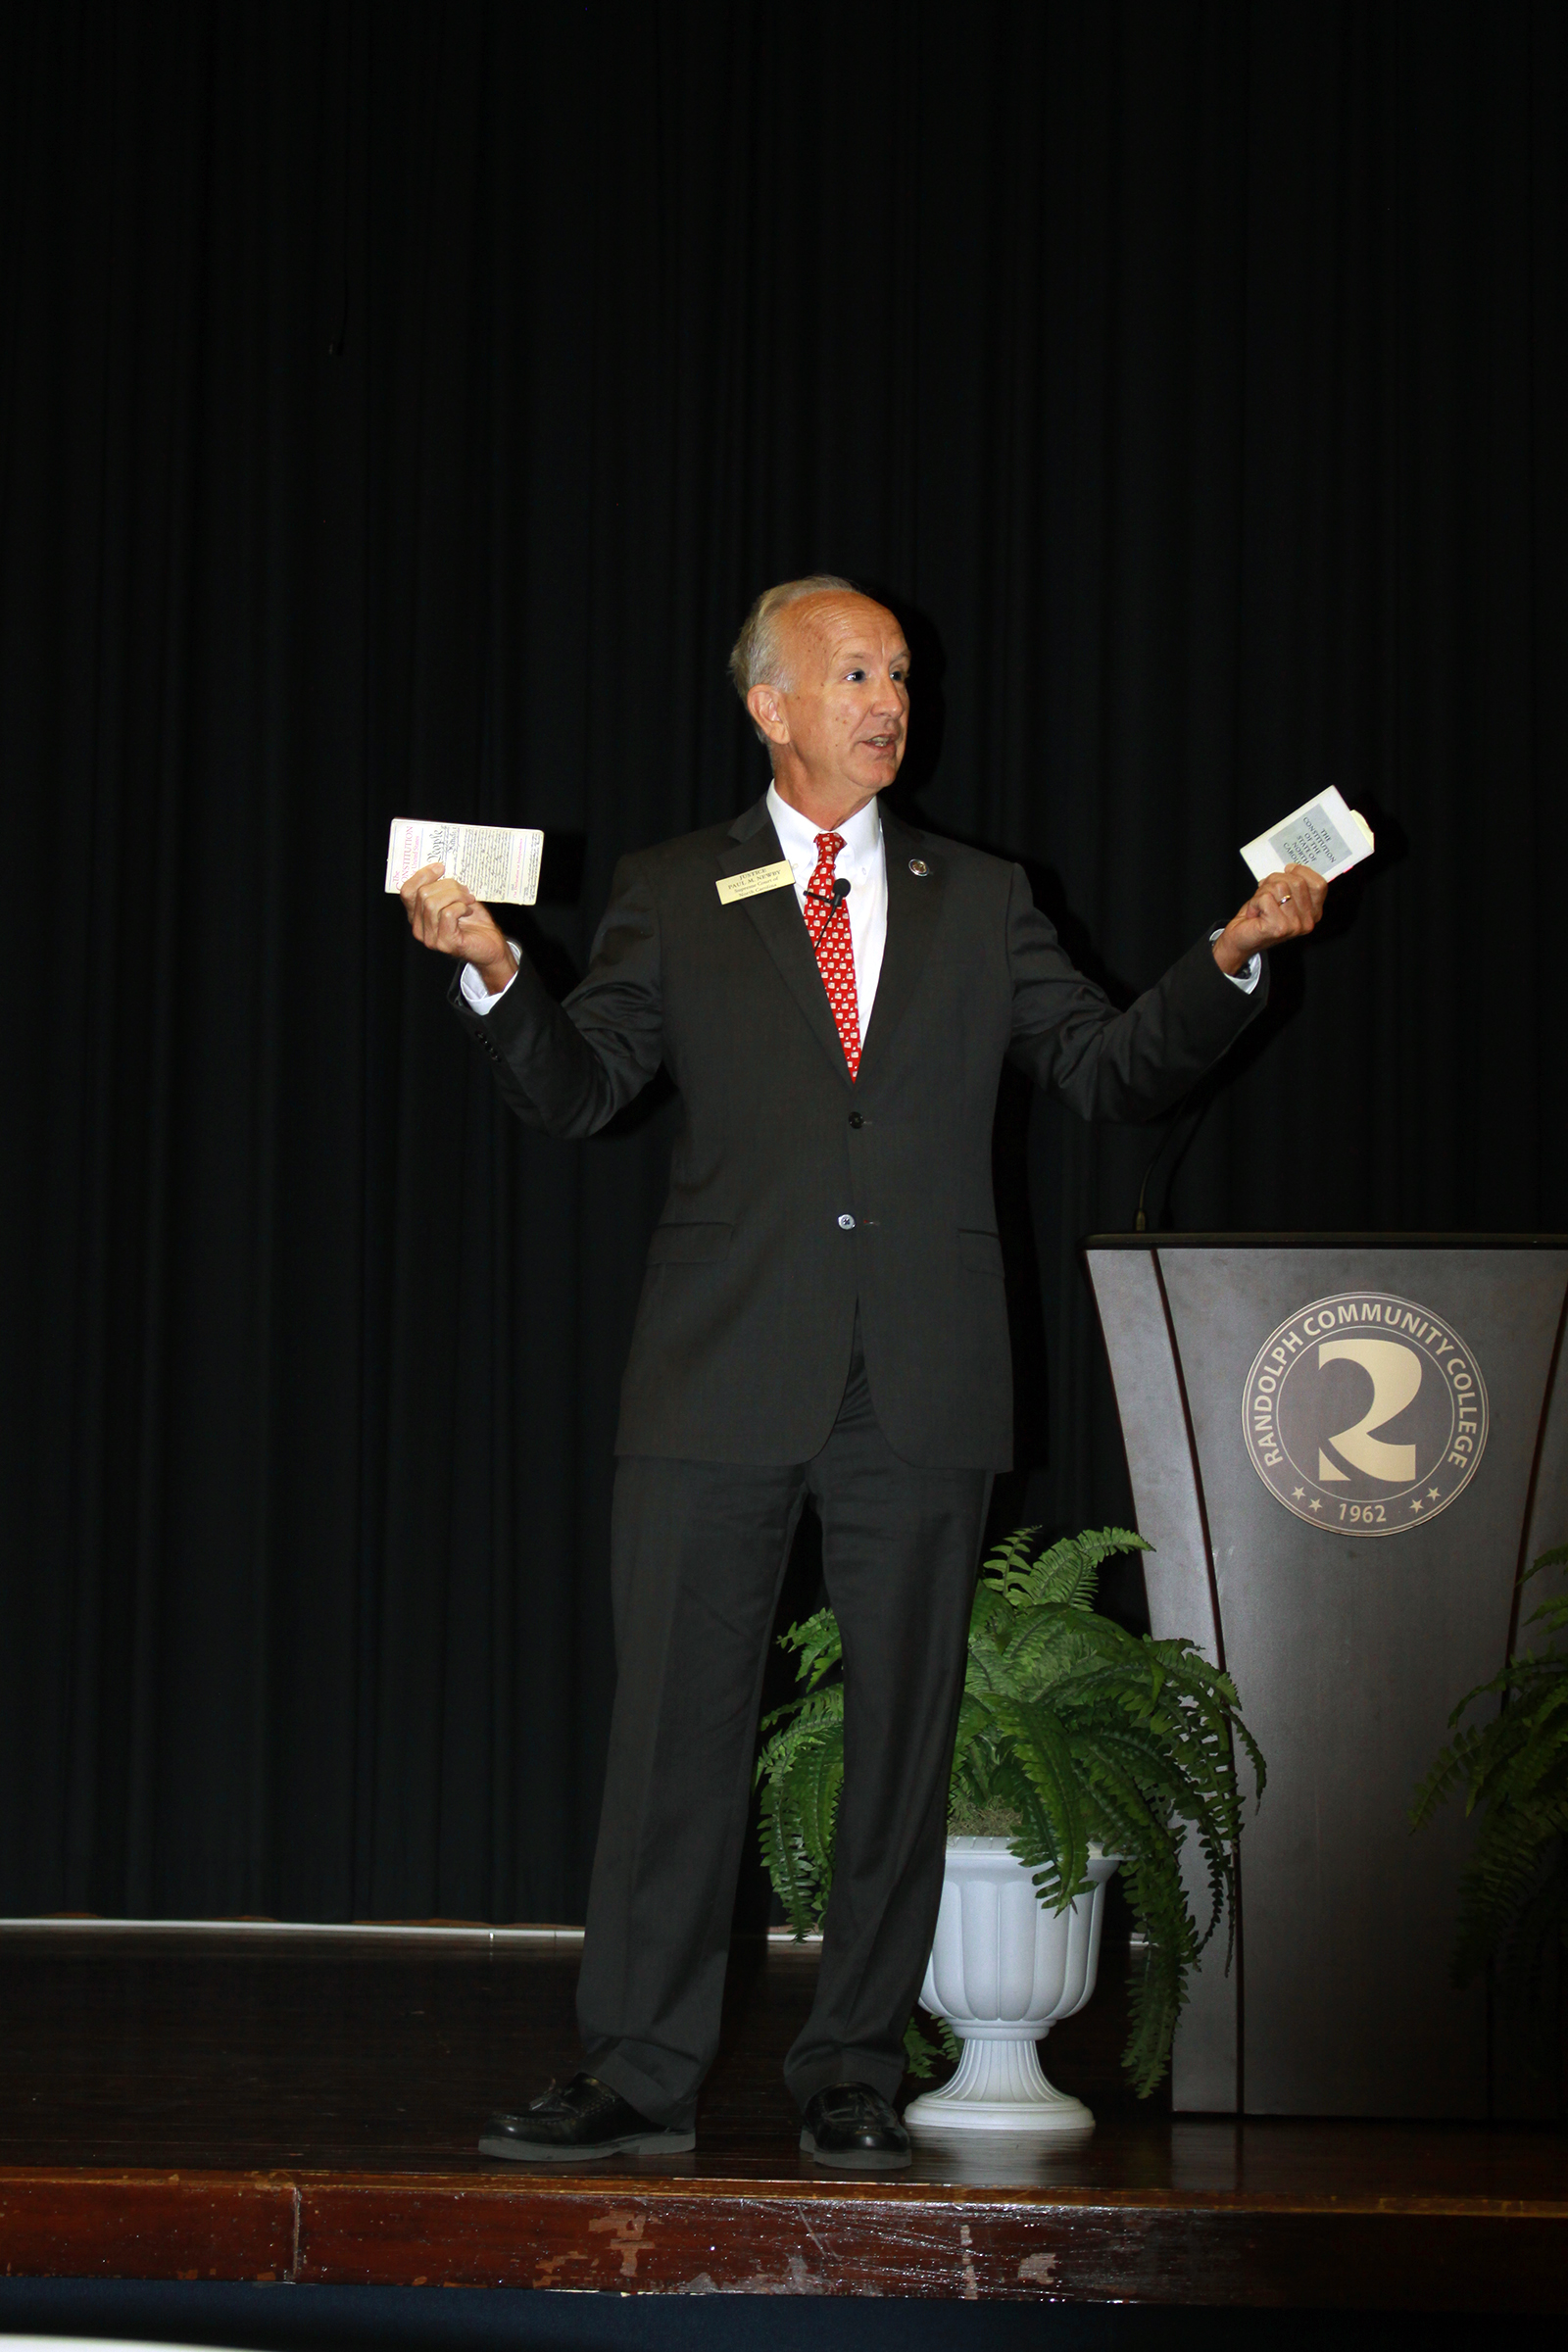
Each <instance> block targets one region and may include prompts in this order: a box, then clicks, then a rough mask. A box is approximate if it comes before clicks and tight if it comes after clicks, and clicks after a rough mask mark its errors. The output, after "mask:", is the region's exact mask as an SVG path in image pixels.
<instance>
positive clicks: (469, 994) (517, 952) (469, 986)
mask: <svg viewBox="0 0 1568 2352" xmlns="http://www.w3.org/2000/svg"><path fill="white" fill-rule="evenodd" d="M1215 936H1216V938H1217V937H1218V934H1217V933H1216V934H1215ZM507 945H508V947H509V948H510V949H511V950H512V967H513V968H512V980H515V978H516V977H517V968H516V967H517V965H518V963H519V961H520V960H521V957H522V950H521V949H520V948H519V947H518V945H517V943H516V941H515V939H509V940H508V942H507ZM1252 961H1253V962H1254V963H1256V961H1257V957H1256V956H1253V957H1252ZM512 980H509V981H508V982H507V988H510V987H511V986H512ZM459 986H460V987H461V988H462V990H463V998H464V1003H465V1004H466V1005H468V1006H469V1007H470V1009H471V1010H472V1011H474V1012H480V1013H483V1012H489V1011H490V1010H491V1008H492V1006H494V1005H499V1004H500V1002H501V1000H502V998H503V997H504V996H505V995H506V993H507V988H498V989H497V990H496V992H495V994H494V995H493V996H492V995H491V994H490V992H489V991H488V990H487V989H486V987H485V985H484V982H483V981H482V980H481V979H480V977H479V975H478V973H477V971H476V970H475V969H474V967H473V965H472V964H471V963H466V964H465V965H464V967H463V978H462V980H461V981H460V983H459Z"/></svg>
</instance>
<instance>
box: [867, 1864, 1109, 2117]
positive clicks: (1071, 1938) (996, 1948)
mask: <svg viewBox="0 0 1568 2352" xmlns="http://www.w3.org/2000/svg"><path fill="white" fill-rule="evenodd" d="M1115 1867H1116V1864H1115V1861H1114V1860H1113V1859H1112V1858H1111V1857H1110V1856H1109V1855H1106V1854H1100V1853H1096V1854H1094V1855H1093V1856H1092V1858H1091V1860H1090V1863H1089V1871H1088V1876H1089V1879H1090V1881H1091V1886H1090V1887H1089V1889H1088V1890H1086V1892H1084V1893H1083V1894H1080V1895H1076V1896H1075V1897H1074V1898H1073V1900H1072V1902H1071V1903H1070V1904H1069V1905H1068V1907H1067V1909H1066V1910H1065V1911H1048V1910H1047V1909H1046V1907H1045V1906H1044V1904H1042V1903H1041V1901H1040V1900H1039V1898H1038V1896H1037V1895H1036V1893H1035V1888H1034V1879H1033V1875H1032V1873H1031V1872H1030V1871H1028V1870H1027V1869H1026V1868H1025V1867H1024V1865H1023V1864H1022V1863H1021V1862H1019V1861H1017V1860H1015V1858H1014V1857H1013V1855H1012V1854H1010V1853H1009V1852H1008V1850H1007V1840H1006V1838H949V1840H948V1860H947V1869H946V1872H945V1874H944V1877H943V1883H942V1907H941V1911H940V1913H939V1915H938V1918H937V1932H936V1939H935V1941H934V1942H933V1944H932V1946H931V1958H930V1961H929V1963H928V1965H927V1968H926V1972H925V1982H924V1984H923V1985H921V1987H920V2004H921V2007H922V2008H924V2009H926V2010H928V2011H929V2012H930V2014H931V2015H932V2016H933V2017H942V2018H946V2019H947V2021H948V2023H949V2024H950V2025H951V2026H952V2028H953V2031H954V2033H955V2034H956V2035H957V2037H958V2040H959V2043H960V2044H961V2047H962V2056H961V2057H960V2059H959V2061H958V2071H957V2073H956V2075H955V2076H954V2078H953V2080H952V2082H945V2083H944V2084H943V2086H942V2088H941V2089H940V2090H928V2091H926V2092H925V2093H924V2095H923V2096H922V2097H920V2098H918V2099H911V2100H910V2102H909V2104H908V2106H907V2108H906V2109H905V2111H904V2120H905V2123H906V2124H907V2127H908V2129H909V2131H912V2132H914V2133H915V2134H916V2135H917V2136H918V2135H924V2136H926V2137H928V2138H930V2137H946V2136H948V2135H949V2134H951V2133H953V2132H959V2131H997V2132H1005V2133H1007V2135H1008V2136H1009V2137H1011V2138H1016V2139H1037V2140H1045V2141H1048V2142H1049V2141H1054V2142H1055V2143H1056V2144H1057V2145H1058V2146H1060V2145H1063V2144H1065V2143H1068V2142H1070V2141H1072V2140H1074V2139H1085V2138H1087V2137H1088V2135H1089V2133H1090V2132H1091V2131H1093V2130H1094V2128H1095V2119H1094V2117H1093V2115H1092V2114H1091V2113H1090V2111H1089V2109H1088V2108H1087V2107H1086V2106H1085V2105H1084V2103H1083V2101H1082V2099H1074V2098H1069V2097H1067V2096H1066V2095H1065V2094H1064V2093H1063V2092H1061V2091H1059V2090H1057V2089H1056V2087H1055V2085H1054V2083H1053V2082H1048V2081H1047V2079H1046V2076H1045V2073H1044V2070H1043V2069H1042V2067H1041V2064H1040V2059H1039V2056H1038V2054H1037V2051H1036V2047H1035V2045H1036V2043H1037V2042H1038V2041H1039V2040H1040V2039H1041V2037H1042V2036H1043V2035H1044V2034H1048V2033H1049V2032H1050V2030H1051V2028H1052V2027H1053V2026H1054V2025H1056V2024H1058V2023H1059V2022H1060V2020H1061V2019H1062V2018H1064V2017H1071V2016H1072V2015H1073V2013H1074V2011H1075V2010H1078V2009H1081V2008H1082V2007H1083V2005H1084V2003H1085V2001H1087V2000H1088V1998H1089V1996H1090V1994H1091V1993H1092V1992H1093V1991H1094V1989H1095V1973H1096V1970H1097V1969H1098V1967H1099V1965H1100V1927H1101V1919H1102V1915H1103V1903H1104V1893H1105V1882H1106V1880H1107V1879H1108V1878H1109V1877H1110V1875H1111V1873H1112V1872H1113V1871H1114V1869H1115Z"/></svg>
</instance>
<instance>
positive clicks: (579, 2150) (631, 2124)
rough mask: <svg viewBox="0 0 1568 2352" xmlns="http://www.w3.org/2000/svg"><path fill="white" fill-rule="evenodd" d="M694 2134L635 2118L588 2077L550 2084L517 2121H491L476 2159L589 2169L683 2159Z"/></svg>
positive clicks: (499, 2118) (626, 2104) (497, 2117)
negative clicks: (616, 2162)
mask: <svg viewBox="0 0 1568 2352" xmlns="http://www.w3.org/2000/svg"><path fill="white" fill-rule="evenodd" d="M696 2145H697V2134H696V2132H695V2131H670V2130H669V2129H668V2128H667V2127H666V2126H665V2125H663V2124H654V2123H650V2122H649V2120H648V2118H647V2116H646V2115H639V2114H638V2112H637V2110H636V2108H635V2107H633V2106H632V2105H631V2104H630V2102H629V2101H628V2100H626V2099H623V2098H622V2097H621V2095H620V2093H619V2091H618V2090H612V2089H611V2087H610V2084H609V2083H608V2082H596V2081H595V2079H594V2077H593V2076H592V2075H582V2074H577V2075H573V2076H572V2078H571V2081H570V2082H567V2083H566V2084H564V2087H563V2088H562V2089H560V2090H557V2089H556V2087H555V2085H554V2083H552V2084H551V2086H550V2088H549V2089H548V2090H547V2091H546V2092H545V2094H544V2096H543V2097H542V2098H538V2099H535V2100H534V2101H533V2103H532V2105H531V2106H529V2107H526V2108H525V2109H524V2110H523V2112H522V2114H521V2115H493V2116H492V2117H491V2118H490V2121H489V2122H488V2123H487V2124H486V2125H485V2128H484V2136H483V2138H482V2139H481V2140H480V2142H479V2153H480V2155H481V2156H505V2157H508V2158H510V2159H511V2161H512V2162H513V2163H515V2164H591V2163H592V2162H593V2160H594V2158H595V2157H596V2156H684V2155H686V2154H687V2152H688V2151H689V2150H690V2149H692V2148H695V2147H696Z"/></svg>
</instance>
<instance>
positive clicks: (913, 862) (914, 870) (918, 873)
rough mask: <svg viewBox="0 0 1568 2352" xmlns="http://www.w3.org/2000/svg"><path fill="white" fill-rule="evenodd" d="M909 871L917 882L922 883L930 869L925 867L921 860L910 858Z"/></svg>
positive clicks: (924, 862) (922, 859)
mask: <svg viewBox="0 0 1568 2352" xmlns="http://www.w3.org/2000/svg"><path fill="white" fill-rule="evenodd" d="M909 871H910V873H911V874H913V875H914V876H915V877H916V879H917V880H919V881H922V882H923V881H924V880H925V877H926V875H927V874H928V873H929V872H930V871H931V868H930V867H929V866H928V865H927V863H926V861H925V859H924V858H910V859H909Z"/></svg>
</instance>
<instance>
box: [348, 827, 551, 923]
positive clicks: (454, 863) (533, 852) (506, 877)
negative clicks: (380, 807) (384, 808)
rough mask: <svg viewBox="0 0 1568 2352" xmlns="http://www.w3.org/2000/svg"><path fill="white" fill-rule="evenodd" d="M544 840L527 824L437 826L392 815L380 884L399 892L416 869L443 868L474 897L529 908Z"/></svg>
mask: <svg viewBox="0 0 1568 2352" xmlns="http://www.w3.org/2000/svg"><path fill="white" fill-rule="evenodd" d="M544 846H545V837H544V835H543V834H542V833H538V832H535V831H534V829H533V827H532V826H529V825H522V826H516V825H443V824H439V823H437V822H436V820H435V819H434V818H433V817H419V816H395V817H394V818H393V819H392V837H391V839H390V840H389V841H388V843H387V845H386V886H387V888H388V890H401V889H402V888H403V885H404V883H405V882H406V881H407V880H408V878H409V876H410V875H411V874H417V872H418V870H419V868H420V866H421V865H435V864H437V863H439V864H441V865H444V866H445V867H446V869H447V874H448V876H449V877H450V879H451V880H452V881H454V882H461V883H462V884H463V886H464V888H465V890H471V891H472V893H473V895H474V897H475V898H476V899H485V900H494V901H495V903H496V904H497V905H498V906H502V907H531V906H532V905H533V903H534V900H535V899H536V898H537V897H538V895H539V855H540V852H541V851H542V850H543V848H544Z"/></svg>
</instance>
